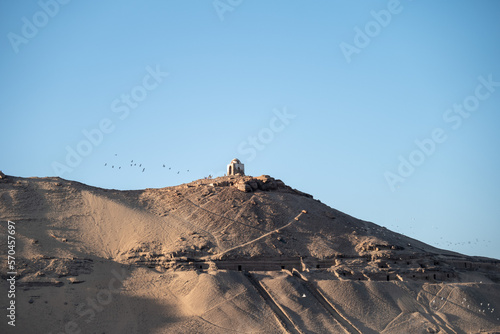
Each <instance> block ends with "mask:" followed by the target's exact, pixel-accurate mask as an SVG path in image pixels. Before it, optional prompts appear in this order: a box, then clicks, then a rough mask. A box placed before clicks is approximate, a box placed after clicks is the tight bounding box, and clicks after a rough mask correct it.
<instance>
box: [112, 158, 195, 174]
mask: <svg viewBox="0 0 500 334" xmlns="http://www.w3.org/2000/svg"><path fill="white" fill-rule="evenodd" d="M116 156H118V154H115V157H116ZM128 164H130V167H139V170H140V169H141V168H142V173H144V172H145V171H146V167H143V166H142V163H137V162H134V160H133V159H132V160H130V163H127V165H128ZM121 165H122V164H114V163H110V164H108V163H107V162H105V163H104V167H111V168H115V167H116V169H122V166H121ZM166 167H167V166H166V165H165V164H163V168H166ZM168 170H170V171H171V170H172V167H168ZM186 172H187V173H189V169H187V170H186ZM180 173H181V171H180V170H178V171H177V174H180Z"/></svg>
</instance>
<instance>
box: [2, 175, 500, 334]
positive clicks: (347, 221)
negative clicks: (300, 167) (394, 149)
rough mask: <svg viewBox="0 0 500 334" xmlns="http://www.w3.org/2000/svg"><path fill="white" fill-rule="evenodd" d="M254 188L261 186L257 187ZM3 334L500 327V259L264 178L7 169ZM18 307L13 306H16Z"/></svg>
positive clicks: (472, 329)
mask: <svg viewBox="0 0 500 334" xmlns="http://www.w3.org/2000/svg"><path fill="white" fill-rule="evenodd" d="M250 185H251V186H250ZM0 220H1V222H2V224H1V227H0V234H1V235H0V249H1V250H2V251H1V252H0V254H2V259H1V261H2V262H1V263H2V264H1V267H0V270H1V275H2V284H1V286H2V290H3V291H8V290H9V288H10V284H9V282H8V281H7V279H8V278H9V277H10V275H8V274H7V273H8V272H9V271H11V270H10V269H9V268H8V267H7V250H8V244H7V240H8V239H7V238H8V235H9V234H8V231H9V230H8V227H7V225H8V224H7V221H12V222H14V223H15V238H16V239H15V241H16V244H15V271H16V272H17V276H16V284H15V286H16V296H15V298H6V296H5V293H4V296H3V297H2V298H1V299H0V300H1V302H0V303H1V304H0V306H1V307H2V309H4V310H6V309H7V307H9V305H10V304H9V303H10V301H11V300H15V306H16V309H15V325H16V326H15V327H13V326H10V325H9V324H8V323H7V322H8V321H9V319H8V318H6V317H5V316H4V320H2V322H1V323H0V332H2V333H495V332H500V319H499V318H500V313H499V310H500V285H499V283H500V261H499V260H496V259H489V258H481V257H470V256H465V255H461V254H458V253H455V252H450V251H446V250H442V249H438V248H435V247H432V246H430V245H427V244H425V243H422V242H419V241H418V240H414V239H412V238H409V237H406V236H404V235H401V234H398V233H395V232H392V231H390V230H388V229H386V228H384V227H381V226H378V225H376V224H374V223H371V222H367V221H362V220H358V219H356V218H354V217H351V216H349V215H347V214H344V213H342V212H339V211H337V210H335V209H332V208H330V207H328V206H326V205H324V204H322V203H321V202H319V201H317V200H315V199H314V198H312V196H310V195H307V194H304V193H302V192H300V191H298V190H295V189H292V188H290V187H288V186H286V185H285V184H283V183H282V182H281V181H279V180H275V179H273V178H271V177H268V176H262V177H259V178H252V177H249V176H245V177H240V176H231V177H223V178H218V179H213V180H198V181H194V182H192V183H189V184H183V185H179V186H176V187H168V188H161V189H145V190H137V191H118V190H109V189H100V188H95V187H90V186H87V185H84V184H81V183H78V182H73V181H67V180H63V179H60V178H18V177H12V176H8V177H6V178H4V179H1V180H0ZM5 312H6V313H8V312H9V311H7V310H6V311H5Z"/></svg>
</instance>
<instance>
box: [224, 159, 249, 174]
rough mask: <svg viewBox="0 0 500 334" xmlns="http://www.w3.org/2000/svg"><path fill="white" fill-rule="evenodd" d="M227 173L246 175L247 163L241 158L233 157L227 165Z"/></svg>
mask: <svg viewBox="0 0 500 334" xmlns="http://www.w3.org/2000/svg"><path fill="white" fill-rule="evenodd" d="M227 175H245V165H244V164H242V163H241V161H240V160H239V159H233V160H232V161H231V163H230V164H229V165H227Z"/></svg>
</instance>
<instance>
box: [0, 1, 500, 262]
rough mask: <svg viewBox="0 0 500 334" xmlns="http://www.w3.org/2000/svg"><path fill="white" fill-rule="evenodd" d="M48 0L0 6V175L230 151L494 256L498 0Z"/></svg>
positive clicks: (91, 171)
mask: <svg viewBox="0 0 500 334" xmlns="http://www.w3.org/2000/svg"><path fill="white" fill-rule="evenodd" d="M59 1H60V2H59ZM61 2H64V1H63V0H58V1H56V0H41V1H40V2H37V1H1V2H0V32H1V36H2V38H1V42H0V56H1V62H0V73H1V76H0V89H1V92H2V98H1V99H0V110H1V117H0V124H1V131H0V140H1V143H2V148H1V150H0V169H1V170H3V172H4V173H6V174H10V175H16V176H26V177H28V176H54V175H58V176H61V177H63V178H65V179H70V180H77V181H80V182H84V183H87V184H90V185H93V186H99V187H104V188H116V189H140V188H146V187H164V186H171V185H177V184H180V183H184V182H189V181H192V180H195V179H198V178H203V177H205V176H207V175H209V174H212V175H215V176H217V175H222V174H223V173H224V172H225V168H226V165H227V163H229V161H230V160H231V159H233V158H235V157H238V158H240V159H241V160H242V162H243V163H245V166H246V171H247V174H250V175H261V174H269V175H271V176H274V177H276V178H280V179H282V180H283V181H285V182H286V183H287V184H289V185H291V186H292V187H295V188H298V189H300V190H302V191H305V192H308V193H311V194H313V195H314V196H315V198H318V199H320V200H321V201H322V202H324V203H326V204H328V205H330V206H332V207H334V208H336V209H338V210H341V211H343V212H346V213H348V214H351V215H353V216H355V217H358V218H361V219H365V220H369V221H373V222H375V223H377V224H380V225H383V226H386V227H388V228H390V229H393V230H395V231H398V232H401V233H404V234H407V235H409V236H411V237H414V238H417V239H420V240H422V241H424V242H427V243H430V244H432V245H435V246H438V247H442V248H446V249H451V250H455V251H458V252H462V253H465V254H469V255H484V256H490V257H495V258H500V244H499V243H498V242H497V241H498V236H499V235H500V224H499V223H500V205H499V199H500V196H499V195H500V176H499V171H500V158H499V152H500V151H499V143H500V131H499V125H500V84H499V82H500V61H499V59H500V43H499V41H500V19H499V17H500V2H498V1H472V0H471V1H456V0H454V1H423V0H421V1H408V0H402V1H400V2H399V4H398V3H397V2H394V1H356V2H354V1H347V0H346V1H327V0H324V1H314V2H311V1H290V0H287V1H284V0H282V1H278V0H277V1H264V0H261V1H257V0H252V1H249V0H244V1H238V0H220V1H210V0H208V1H187V0H182V1H181V0H178V1H159V0H157V1H138V0H137V1H124V0H121V1H105V2H99V3H98V2H95V1H92V2H91V1H78V0H72V1H67V0H66V2H67V3H64V4H63V3H61ZM151 73H153V75H152V74H151ZM166 73H168V75H167V74H166ZM454 105H455V107H454ZM460 108H462V109H460ZM465 108H466V109H465ZM467 110H469V111H467ZM277 114H279V115H281V118H277V116H276V115H277ZM283 115H285V116H283ZM286 115H288V116H286ZM95 129H98V130H95ZM84 131H87V132H88V133H89V134H90V136H91V139H92V141H93V143H92V142H91V141H90V140H89V139H87V137H86V136H85V134H84ZM102 131H105V132H102ZM101 134H102V136H101ZM415 140H420V141H421V143H423V144H422V145H424V146H423V148H419V146H418V145H417V144H416V143H415ZM431 141H432V142H431ZM68 149H69V150H70V151H73V150H74V152H76V153H73V156H71V154H70V158H69V162H70V164H71V165H72V166H70V164H68V162H67V159H68V154H69V153H68ZM78 152H80V153H81V154H79V153H78ZM75 154H79V158H78V157H75V156H74V155H75ZM401 158H402V159H403V160H401ZM131 160H134V163H137V165H136V166H132V167H131V166H130V162H131ZM401 161H403V162H401ZM105 164H107V165H106V166H105ZM139 164H141V165H142V166H141V167H139ZM163 164H165V165H166V167H165V168H163ZM111 166H114V168H112V167H111ZM119 167H121V168H119ZM169 167H170V168H171V170H169ZM143 168H146V169H145V170H144V172H142V170H143ZM398 169H399V171H398ZM188 170H189V172H188ZM177 172H179V173H178V174H177ZM388 179H389V181H388Z"/></svg>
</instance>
